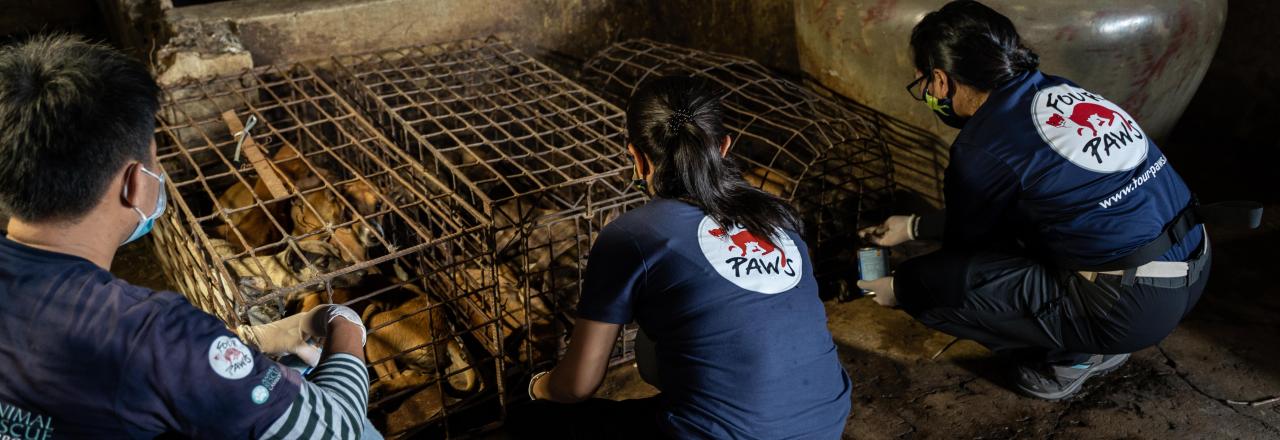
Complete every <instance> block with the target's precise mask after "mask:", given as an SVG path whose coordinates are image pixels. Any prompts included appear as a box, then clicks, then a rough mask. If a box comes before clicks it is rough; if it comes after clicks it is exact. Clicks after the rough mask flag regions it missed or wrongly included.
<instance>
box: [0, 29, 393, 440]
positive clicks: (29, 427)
mask: <svg viewBox="0 0 1280 440" xmlns="http://www.w3.org/2000/svg"><path fill="white" fill-rule="evenodd" d="M158 95H159V90H158V88H157V87H156V83H155V81H154V80H153V79H152V78H151V76H150V74H149V73H148V72H147V70H146V68H145V67H144V66H143V65H142V64H141V63H139V62H137V61H134V60H132V59H129V58H127V57H125V56H124V55H122V54H120V53H117V52H115V51H113V50H111V49H109V48H106V47H103V46H98V45H94V44H88V43H85V42H83V41H81V40H79V39H76V38H73V37H66V36H52V37H37V38H34V39H32V40H30V41H27V42H25V43H20V44H16V45H13V46H8V47H4V48H0V209H3V211H4V212H5V213H6V214H8V215H9V216H11V219H10V220H9V223H8V228H7V232H5V233H3V234H0V326H2V327H3V328H2V329H0V371H3V375H4V379H3V380H0V409H2V410H3V411H2V412H0V417H3V418H2V419H0V437H3V438H9V437H13V438H19V437H21V438H59V439H62V438H93V439H101V438H152V437H156V436H159V435H162V434H167V433H175V434H180V435H185V436H190V437H195V438H221V439H232V438H234V439H247V438H282V439H303V438H306V439H312V438H366V439H368V438H377V437H378V436H377V433H376V432H372V434H370V433H369V431H366V430H365V429H366V426H367V421H366V420H365V418H364V411H365V408H366V404H367V402H366V400H367V399H368V394H367V390H368V382H369V378H368V372H367V370H366V369H365V367H364V361H363V357H364V350H363V348H362V344H363V341H364V327H363V324H362V323H361V322H360V318H359V317H358V316H356V314H355V313H354V312H352V311H351V310H350V309H348V308H346V307H342V306H328V307H318V308H316V309H315V310H317V311H315V312H312V313H308V314H303V315H297V316H294V317H291V318H287V319H285V320H282V321H279V322H276V323H273V324H267V326H263V327H258V328H255V329H253V330H250V331H248V332H246V335H247V337H248V336H252V338H250V339H251V341H253V342H255V343H256V344H258V345H259V347H260V348H262V349H263V350H265V351H269V352H284V351H291V352H297V353H298V354H310V355H311V356H310V359H312V360H316V359H317V358H320V359H318V366H317V367H316V368H315V370H314V372H313V373H312V374H311V376H310V380H311V381H312V382H307V381H304V380H303V378H302V377H301V376H300V375H299V374H298V372H296V371H294V370H292V369H290V368H286V367H285V366H283V365H281V364H279V363H276V362H275V361H273V360H271V359H269V358H267V357H266V356H264V355H263V354H262V353H260V352H258V351H257V350H254V349H250V348H249V347H247V346H246V345H245V343H243V342H241V339H240V338H238V337H236V335H235V334H232V333H231V332H229V331H228V330H227V329H226V327H224V326H223V324H222V322H220V321H218V320H217V319H216V318H214V317H213V316H211V315H209V314H206V313H204V312H202V311H200V310H198V309H196V308H194V307H192V306H191V304H190V303H188V302H187V300H186V299H185V298H183V297H182V296H179V295H178V294H176V293H173V292H154V291H151V290H150V289H146V288H142V287H137V286H132V285H129V284H128V283H126V282H124V281H122V280H120V279H118V278H116V277H114V276H112V275H111V273H110V272H108V270H109V269H110V268H111V262H112V259H113V258H114V257H115V253H116V248H117V247H119V246H120V245H122V244H124V243H128V242H130V241H133V240H137V239H138V238H139V237H142V236H143V235H146V234H147V233H148V232H149V231H150V230H151V227H152V225H153V223H154V222H155V220H156V218H158V217H159V216H160V214H161V213H163V212H164V209H165V201H166V197H165V188H164V180H165V176H164V174H163V173H162V172H161V171H160V169H159V167H158V165H159V164H158V163H157V160H156V151H155V143H154V142H152V141H151V135H152V132H153V130H154V124H155V122H154V121H155V114H156V110H157V107H158V100H157V99H158ZM304 337H312V338H323V339H324V341H325V342H324V351H323V353H324V355H323V357H322V358H321V356H320V354H319V353H317V352H316V350H315V348H314V347H311V346H310V345H309V344H307V343H306V342H304V341H303V338H304ZM362 434H364V435H363V437H362Z"/></svg>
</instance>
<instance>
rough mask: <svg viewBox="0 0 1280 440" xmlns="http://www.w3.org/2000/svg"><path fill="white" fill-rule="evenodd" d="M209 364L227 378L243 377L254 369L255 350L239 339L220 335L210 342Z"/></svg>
mask: <svg viewBox="0 0 1280 440" xmlns="http://www.w3.org/2000/svg"><path fill="white" fill-rule="evenodd" d="M209 366H210V367H212V368H213V372H214V373H218V375H219V376H222V377H225V378H227V379H241V378H244V377H245V376H248V375H249V372H251V371H253V352H251V351H249V347H246V346H245V345H244V343H243V342H240V340H239V339H237V338H233V337H230V336H219V337H218V339H214V340H213V343H212V344H209Z"/></svg>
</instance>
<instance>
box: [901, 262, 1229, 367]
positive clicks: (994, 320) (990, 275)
mask: <svg viewBox="0 0 1280 440" xmlns="http://www.w3.org/2000/svg"><path fill="white" fill-rule="evenodd" d="M1195 255H1197V256H1196V257H1195V258H1193V259H1192V260H1191V261H1190V263H1191V267H1192V269H1191V271H1192V272H1193V274H1189V276H1188V277H1187V278H1176V279H1169V278H1137V279H1136V280H1135V282H1134V283H1133V284H1132V285H1130V286H1125V285H1123V283H1122V280H1121V277H1120V276H1114V275H1098V277H1097V279H1096V280H1094V281H1089V280H1087V279H1085V278H1084V277H1083V276H1081V275H1080V274H1079V273H1077V272H1073V271H1069V270H1064V269H1057V268H1054V267H1052V266H1049V265H1046V264H1043V263H1041V262H1039V261H1036V260H1033V259H1031V258H1028V257H1026V256H1022V255H1017V254H1014V253H1006V252H994V251H957V250H947V249H945V248H944V249H943V250H941V251H938V252H934V253H932V254H928V255H924V256H921V257H917V258H913V259H911V260H907V261H906V262H904V263H903V264H902V265H901V267H899V268H898V270H897V272H896V273H895V278H894V289H895V294H896V295H897V298H898V302H899V304H900V306H901V307H902V308H903V309H904V310H905V311H906V312H907V313H910V314H911V315H912V316H914V317H915V318H916V319H917V320H919V321H920V322H921V323H923V324H925V325H927V326H929V327H931V328H934V329H937V330H939V331H942V332H945V333H948V334H951V335H953V336H956V337H959V338H963V339H970V340H973V341H977V342H978V343H981V344H982V345H984V346H986V347H987V348H989V349H991V350H992V351H994V352H996V353H998V354H1002V355H1007V356H1010V357H1013V358H1014V359H1016V360H1018V361H1022V362H1047V363H1053V364H1073V363H1078V362H1083V361H1084V360H1086V359H1088V357H1089V355H1091V354H1120V353H1131V352H1134V351H1137V350H1140V349H1143V348H1146V347H1150V346H1153V345H1155V344H1157V343H1159V342H1160V341H1161V340H1162V339H1164V338H1165V337H1166V336H1168V335H1169V333H1172V332H1173V329H1174V327H1176V326H1177V325H1178V322H1180V321H1181V320H1182V318H1183V317H1185V316H1186V315H1187V313H1189V312H1190V311H1191V308H1192V307H1193V306H1194V305H1195V304H1196V302H1197V301H1199V300H1200V294H1201V293H1202V292H1204V286H1205V283H1206V282H1208V280H1209V263H1210V262H1211V260H1212V255H1211V252H1210V251H1209V250H1208V249H1206V246H1205V245H1204V244H1201V249H1200V250H1198V251H1197V252H1196V253H1195ZM1197 271H1198V272H1197ZM1192 275H1194V276H1192ZM1188 282H1189V284H1188ZM1178 284H1181V286H1178ZM1171 285H1172V286H1171Z"/></svg>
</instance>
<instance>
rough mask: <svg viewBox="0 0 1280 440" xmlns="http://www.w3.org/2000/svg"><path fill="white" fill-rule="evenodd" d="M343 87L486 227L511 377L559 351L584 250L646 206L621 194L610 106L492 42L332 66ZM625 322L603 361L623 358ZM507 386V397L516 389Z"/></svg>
mask: <svg viewBox="0 0 1280 440" xmlns="http://www.w3.org/2000/svg"><path fill="white" fill-rule="evenodd" d="M334 64H335V65H336V67H335V69H336V70H338V71H340V74H341V76H343V77H344V78H343V79H341V80H338V81H337V82H338V84H339V86H338V87H339V89H340V90H341V91H342V92H343V93H344V95H346V96H348V97H349V98H350V99H351V100H352V101H353V102H355V103H356V105H357V107H359V108H361V109H362V110H364V111H365V112H366V114H367V115H369V117H370V118H371V119H372V120H373V121H374V122H375V123H376V125H378V126H379V127H380V128H382V129H383V130H384V131H385V133H386V134H387V135H388V136H389V137H390V138H392V139H393V140H394V141H395V142H396V144H397V145H399V146H400V147H401V149H402V150H403V151H404V153H405V154H406V156H407V157H408V158H410V159H412V160H413V161H416V162H417V163H420V164H421V165H422V166H423V167H424V168H426V169H427V170H428V172H430V173H434V174H436V175H438V176H441V177H440V178H441V179H442V180H444V181H446V182H447V185H446V186H448V187H449V188H451V189H453V190H455V191H457V192H458V194H460V195H461V196H462V197H463V198H464V199H466V200H467V202H468V203H470V204H472V205H473V206H476V207H477V208H478V209H480V210H481V211H483V214H484V216H485V217H486V218H487V219H488V220H489V221H490V225H491V227H492V231H493V237H494V242H493V243H492V244H493V247H492V248H491V249H490V251H491V252H490V253H489V254H488V255H486V256H485V259H483V260H476V261H474V263H477V265H484V266H486V267H492V268H494V271H495V272H496V277H497V285H498V292H499V299H500V301H501V307H500V308H501V310H502V311H503V316H502V318H501V319H500V322H501V324H502V327H503V331H502V334H501V337H500V339H501V342H500V343H499V344H500V345H501V346H503V347H504V349H505V352H504V353H505V356H506V364H505V365H506V366H507V367H508V368H509V370H508V371H507V373H508V377H516V376H519V375H523V374H527V373H529V372H530V371H532V370H533V369H535V368H541V367H543V366H544V365H545V364H546V363H548V362H550V361H553V360H554V359H555V358H556V357H558V356H559V355H560V354H561V353H562V351H563V349H564V345H565V338H566V337H567V335H568V334H569V332H570V329H571V327H572V324H573V318H572V314H571V311H572V310H573V308H574V306H575V305H576V303H577V299H578V297H579V295H580V293H581V286H580V280H581V279H582V275H583V270H584V269H585V266H586V265H585V262H586V257H587V251H588V250H589V249H590V246H591V243H592V242H593V240H594V238H595V235H596V233H598V231H599V230H600V228H602V227H603V226H604V224H605V223H607V222H608V221H610V220H612V219H613V218H614V217H615V216H617V215H618V214H620V213H621V212H623V211H625V210H626V209H628V208H630V207H633V206H636V205H638V204H640V203H642V202H643V200H644V199H643V196H642V195H641V194H640V193H639V192H637V191H634V190H632V189H631V188H630V178H629V174H628V173H630V172H631V168H630V165H629V164H630V161H629V160H628V159H627V158H626V149H625V148H624V146H623V137H624V120H625V116H624V115H623V113H622V112H621V110H620V109H618V108H617V107H615V106H613V105H611V104H609V103H608V102H606V101H604V100H603V99H600V98H599V97H597V96H595V95H593V94H591V93H590V92H588V91H586V90H585V89H583V88H582V87H580V86H579V85H577V84H576V83H574V82H573V81H571V80H569V79H568V78H566V77H564V76H563V75H561V74H559V73H557V72H555V71H554V70H552V69H550V68H548V67H547V66H546V65H544V64H542V63H540V62H538V61H536V60H534V59H533V58H531V57H529V56H528V55H526V54H524V53H523V52H521V51H520V50H518V49H516V48H514V47H512V46H510V45H509V44H507V43H505V42H503V41H500V40H497V39H493V38H490V39H486V40H466V41H461V42H454V43H448V44H439V45H429V46H416V47H406V48H400V49H393V50H384V51H378V52H372V53H366V54H360V55H352V56H343V57H336V58H334ZM634 335H635V328H634V327H633V326H628V327H627V329H626V330H625V331H624V332H623V334H622V336H621V337H620V339H619V343H618V346H617V347H616V349H615V352H614V355H613V358H612V364H613V365H617V364H620V363H622V362H624V361H627V360H629V359H630V358H631V356H632V354H633V351H632V347H631V345H632V342H633V340H634ZM516 391H517V390H512V392H516Z"/></svg>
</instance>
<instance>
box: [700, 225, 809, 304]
mask: <svg viewBox="0 0 1280 440" xmlns="http://www.w3.org/2000/svg"><path fill="white" fill-rule="evenodd" d="M779 235H780V236H779V237H777V238H775V240H777V241H778V242H777V243H773V242H771V241H769V240H768V239H762V238H761V237H756V236H755V235H752V234H751V232H748V231H746V230H744V229H741V228H737V227H734V228H731V229H729V230H727V231H726V230H725V229H723V228H721V227H720V226H719V225H718V224H716V221H715V220H714V219H712V218H711V217H703V218H702V222H700V223H698V245H699V246H700V247H701V248H702V255H705V256H706V257H707V262H708V263H711V267H714V268H715V269H716V272H717V273H719V274H720V276H722V277H724V278H725V279H727V280H729V281H730V282H732V283H733V284H735V285H737V286H738V287H741V288H743V289H747V290H750V291H753V292H759V293H766V294H775V293H781V292H785V291H787V290H788V289H791V288H792V287H795V286H796V284H799V283H800V275H801V274H802V273H804V271H802V270H800V269H801V267H803V266H801V264H802V261H801V258H800V249H799V248H797V247H796V244H795V242H794V241H792V240H791V237H790V236H788V235H786V234H779Z"/></svg>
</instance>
